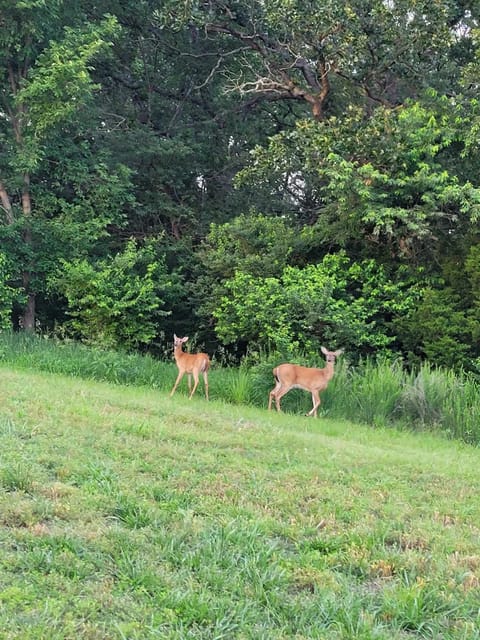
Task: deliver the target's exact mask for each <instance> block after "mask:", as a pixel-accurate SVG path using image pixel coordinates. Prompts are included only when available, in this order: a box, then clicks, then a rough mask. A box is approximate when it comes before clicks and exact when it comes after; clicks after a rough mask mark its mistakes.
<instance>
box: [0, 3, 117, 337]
mask: <svg viewBox="0 0 480 640" xmlns="http://www.w3.org/2000/svg"><path fill="white" fill-rule="evenodd" d="M12 4H13V6H12ZM82 17H83V16H82V14H81V12H79V11H77V12H76V8H75V7H74V8H72V7H71V5H70V3H64V2H63V1H62V0H54V1H53V2H47V1H46V0H14V1H13V3H12V2H11V1H8V2H7V1H6V0H2V1H1V2H0V20H1V26H2V29H1V30H0V68H1V69H2V72H1V73H2V76H1V87H2V90H1V93H0V99H1V111H0V139H1V140H2V142H3V145H4V148H5V149H6V153H4V154H3V155H2V159H1V160H0V200H1V205H2V212H3V220H2V223H3V225H2V229H1V235H2V237H3V239H4V240H5V242H7V243H9V246H10V250H11V251H12V257H13V256H14V255H15V256H16V258H17V260H16V261H15V262H16V264H17V265H18V273H17V277H18V278H19V280H20V282H19V284H20V286H21V289H22V291H23V294H24V296H25V299H26V305H25V307H24V309H23V311H22V314H21V321H20V323H21V325H22V326H23V327H24V328H25V329H26V330H32V329H33V328H34V326H35V314H36V297H37V294H38V292H39V286H40V285H39V280H40V279H42V278H43V275H42V268H41V264H42V262H43V261H44V259H45V258H46V259H47V260H48V256H49V255H51V253H52V246H50V241H49V240H48V239H47V238H48V234H49V233H50V231H53V237H54V238H55V235H56V232H58V227H59V226H60V224H62V226H63V225H64V224H65V223H66V222H67V220H68V218H69V217H72V214H74V209H75V207H76V208H77V212H76V213H77V214H79V215H78V216H77V220H76V224H77V225H79V224H81V223H82V222H84V220H85V217H86V214H85V211H84V210H82V200H83V198H82V195H81V194H79V197H78V198H77V202H76V203H75V204H73V203H72V202H70V203H68V204H67V203H66V202H65V200H63V201H62V200H60V201H56V202H54V198H53V196H52V194H51V192H50V189H51V184H52V179H53V180H55V179H56V180H59V179H60V176H59V173H61V171H56V172H55V171H54V172H53V173H56V176H55V178H52V172H50V173H49V171H48V169H47V168H46V167H47V165H48V163H51V162H54V161H58V160H59V158H60V157H62V155H63V154H64V152H65V149H62V151H60V152H59V153H58V154H56V150H58V142H59V140H60V138H61V137H63V136H74V135H75V134H76V132H75V126H74V124H75V118H76V116H77V114H79V112H80V110H81V109H82V108H83V107H85V106H86V105H87V104H88V101H89V99H90V98H91V96H92V92H93V91H94V88H95V87H94V84H93V82H92V80H91V73H90V65H91V62H92V60H93V59H94V58H95V56H96V55H98V53H99V52H100V51H101V50H102V49H105V47H108V45H109V39H110V38H111V36H112V35H113V33H114V30H115V20H114V19H113V18H105V19H104V20H102V21H101V22H99V23H96V24H90V25H86V24H84V23H83V22H82ZM76 142H77V143H78V144H79V145H80V146H81V147H82V146H83V147H85V145H86V142H85V140H84V141H83V142H82V141H81V140H77V141H76ZM55 155H57V157H56V158H55ZM80 155H81V153H79V154H78V156H80ZM97 169H98V170H99V171H97V177H100V175H99V173H101V171H102V169H101V166H98V167H97ZM64 173H65V172H64ZM77 174H78V167H77ZM69 177H70V176H69ZM103 178H104V185H105V184H106V182H108V179H105V178H107V172H106V171H104V175H103ZM100 179H101V178H100ZM74 182H75V181H74ZM77 185H78V182H77ZM68 209H69V211H67V210H68ZM73 217H75V215H73ZM82 217H83V220H82ZM103 222H104V220H103ZM97 226H98V227H102V226H104V225H102V224H99V225H97ZM55 227H56V228H55ZM89 230H90V232H91V231H92V230H93V226H90V229H89ZM64 231H65V229H64ZM68 233H69V232H68V231H67V235H68ZM53 242H55V239H53ZM40 247H42V249H44V251H40V252H39V248H40Z"/></svg>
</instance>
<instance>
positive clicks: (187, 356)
mask: <svg viewBox="0 0 480 640" xmlns="http://www.w3.org/2000/svg"><path fill="white" fill-rule="evenodd" d="M187 340H188V336H186V337H185V338H178V337H177V336H176V335H175V334H173V355H174V356H175V362H176V363H177V367H178V376H177V379H176V380H175V384H174V385H173V389H172V391H171V393H170V397H171V396H173V394H174V393H175V390H176V388H177V387H178V385H179V383H180V380H181V379H182V378H183V376H184V374H185V373H186V374H187V375H188V390H189V392H190V395H189V399H190V400H191V399H192V396H193V394H194V393H195V389H196V388H197V386H198V376H199V374H200V373H202V374H203V380H204V383H205V397H206V398H207V400H208V376H207V372H208V369H209V367H210V358H209V357H208V355H207V354H206V353H185V352H184V351H183V350H182V345H183V343H184V342H186V341H187ZM192 375H193V380H194V384H193V389H192Z"/></svg>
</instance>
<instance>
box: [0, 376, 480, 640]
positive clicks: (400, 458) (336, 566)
mask: <svg viewBox="0 0 480 640" xmlns="http://www.w3.org/2000/svg"><path fill="white" fill-rule="evenodd" d="M0 378H1V385H0V403H1V412H0V445H1V457H0V545H1V556H0V558H1V559H0V566H1V569H0V638H2V639H9V638H12V639H13V638H15V639H32V640H33V639H35V640H38V639H40V638H45V639H48V640H55V639H67V638H68V639H72V640H73V639H78V638H91V639H97V638H105V639H107V638H112V639H113V638H115V639H124V638H128V639H137V638H138V639H142V640H144V639H151V638H162V639H167V640H168V639H174V638H175V639H180V638H198V639H207V638H208V639H212V640H213V639H217V638H232V639H233V638H235V639H240V640H242V639H251V640H261V639H265V640H267V639H268V640H270V639H272V640H273V639H283V638H294V639H296V640H301V639H302V640H303V639H310V638H312V639H325V640H336V639H347V638H348V639H358V640H378V639H382V640H396V639H399V640H400V639H402V640H403V639H405V640H408V639H412V638H432V639H435V640H449V639H452V640H453V639H455V640H457V639H464V640H473V639H475V638H480V631H479V628H480V613H479V602H480V536H479V534H480V500H479V494H480V450H479V449H478V448H473V447H469V446H468V445H465V444H461V443H458V442H453V441H450V442H449V441H447V440H445V439H442V438H438V437H435V436H433V435H427V434H411V433H402V432H399V431H395V430H391V429H383V428H377V429H373V428H369V427H363V426H358V425H355V424H352V423H348V422H340V421H335V420H332V419H326V418H321V419H318V420H313V419H308V418H304V417H300V416H295V415H288V414H283V415H277V414H276V413H274V412H272V413H269V412H267V411H266V410H264V409H260V408H255V407H247V406H241V405H231V404H227V403H225V402H222V401H219V400H217V401H213V402H210V403H207V402H206V401H205V400H203V399H202V397H201V395H199V396H198V398H195V399H193V400H192V401H188V400H187V399H186V397H185V395H184V392H183V393H180V392H179V393H178V394H177V395H175V396H174V397H173V398H169V397H168V394H167V393H166V392H165V391H163V390H158V389H157V390H155V389H151V388H148V387H147V386H144V387H133V386H128V387H125V386H121V385H118V384H117V385H114V384H109V383H105V382H95V381H88V380H81V379H74V378H71V377H66V376H61V375H56V374H50V373H42V372H37V373H35V372H33V373H32V372H27V371H21V370H18V369H17V370H15V369H13V368H11V367H9V366H7V365H5V364H3V365H2V366H1V367H0Z"/></svg>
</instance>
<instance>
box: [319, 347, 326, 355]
mask: <svg viewBox="0 0 480 640" xmlns="http://www.w3.org/2000/svg"><path fill="white" fill-rule="evenodd" d="M320 349H321V351H322V353H323V355H324V356H326V355H327V353H328V349H325V347H320Z"/></svg>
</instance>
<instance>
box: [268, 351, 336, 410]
mask: <svg viewBox="0 0 480 640" xmlns="http://www.w3.org/2000/svg"><path fill="white" fill-rule="evenodd" d="M321 349H322V353H323V354H324V355H325V357H326V359H327V364H326V366H325V367H324V368H323V369H314V368H310V367H301V366H299V365H297V364H280V365H279V366H278V367H275V368H274V369H273V375H274V377H275V380H276V381H277V384H276V385H275V387H274V388H273V389H272V390H271V391H270V396H269V399H268V408H269V410H270V409H271V408H272V401H273V399H275V405H276V407H277V411H281V409H280V399H281V398H282V397H283V396H284V395H285V394H286V393H288V392H289V391H290V389H304V390H305V391H310V393H311V394H312V401H313V408H312V409H311V411H309V412H308V413H307V416H315V417H317V411H318V407H319V406H320V392H321V391H324V390H325V389H326V388H327V386H328V383H329V382H330V380H331V379H332V378H333V373H334V365H335V359H336V358H338V356H339V355H341V354H342V353H343V349H339V350H337V351H328V350H327V349H325V347H321Z"/></svg>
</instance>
